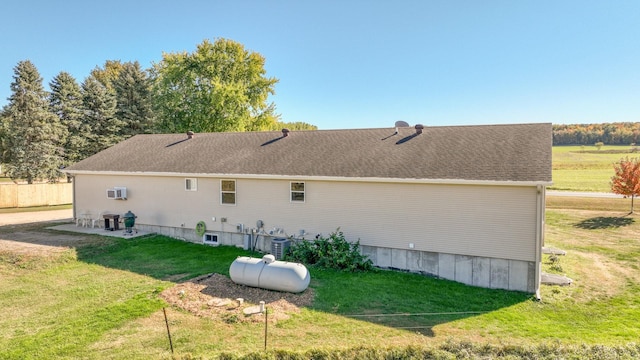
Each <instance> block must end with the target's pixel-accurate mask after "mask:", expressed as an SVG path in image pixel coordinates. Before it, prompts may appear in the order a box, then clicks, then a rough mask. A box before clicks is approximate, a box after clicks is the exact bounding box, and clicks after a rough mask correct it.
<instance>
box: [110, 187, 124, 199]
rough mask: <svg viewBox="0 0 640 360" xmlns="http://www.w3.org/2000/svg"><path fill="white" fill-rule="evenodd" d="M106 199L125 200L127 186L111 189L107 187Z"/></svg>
mask: <svg viewBox="0 0 640 360" xmlns="http://www.w3.org/2000/svg"><path fill="white" fill-rule="evenodd" d="M107 199H115V200H127V188H126V187H114V188H113V189H107Z"/></svg>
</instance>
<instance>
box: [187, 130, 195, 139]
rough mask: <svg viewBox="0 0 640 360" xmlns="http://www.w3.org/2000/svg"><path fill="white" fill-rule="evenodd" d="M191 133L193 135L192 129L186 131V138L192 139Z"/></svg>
mask: <svg viewBox="0 0 640 360" xmlns="http://www.w3.org/2000/svg"><path fill="white" fill-rule="evenodd" d="M193 135H194V133H193V131H191V130H189V131H187V139H193Z"/></svg>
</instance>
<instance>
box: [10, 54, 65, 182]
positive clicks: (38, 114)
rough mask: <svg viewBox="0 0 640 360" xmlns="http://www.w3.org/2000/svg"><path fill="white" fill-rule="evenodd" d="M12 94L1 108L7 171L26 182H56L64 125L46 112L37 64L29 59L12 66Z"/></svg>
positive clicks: (44, 97)
mask: <svg viewBox="0 0 640 360" xmlns="http://www.w3.org/2000/svg"><path fill="white" fill-rule="evenodd" d="M11 91H12V94H11V96H10V97H9V104H8V105H7V106H6V107H5V108H4V110H3V118H4V120H3V123H4V125H3V128H4V130H3V132H4V137H5V139H4V141H3V142H4V145H3V149H4V151H3V160H4V162H5V163H6V174H7V175H8V176H9V177H10V178H11V179H13V180H16V179H24V180H26V181H27V182H28V183H29V184H32V183H33V182H34V181H37V180H42V179H46V180H49V181H52V182H53V181H57V180H58V178H59V177H60V172H59V168H60V166H61V165H62V162H63V158H62V157H63V148H62V143H63V141H64V136H65V135H64V127H63V126H62V125H61V123H60V119H59V118H58V117H57V116H55V115H54V114H53V113H51V112H50V111H49V102H48V99H47V92H46V91H45V90H44V88H43V86H42V78H41V77H40V73H39V72H38V70H37V69H36V67H35V66H34V65H33V63H31V62H30V61H28V60H25V61H20V62H19V63H18V65H16V67H15V68H14V76H13V82H12V83H11Z"/></svg>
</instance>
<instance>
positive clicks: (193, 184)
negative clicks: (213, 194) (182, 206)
mask: <svg viewBox="0 0 640 360" xmlns="http://www.w3.org/2000/svg"><path fill="white" fill-rule="evenodd" d="M184 190H185V191H197V190H198V179H196V178H186V179H184Z"/></svg>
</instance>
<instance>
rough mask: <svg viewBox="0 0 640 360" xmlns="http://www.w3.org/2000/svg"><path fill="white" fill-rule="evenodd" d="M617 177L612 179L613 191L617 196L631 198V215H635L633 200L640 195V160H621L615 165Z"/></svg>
mask: <svg viewBox="0 0 640 360" xmlns="http://www.w3.org/2000/svg"><path fill="white" fill-rule="evenodd" d="M613 167H614V170H615V175H614V176H613V177H612V178H611V191H613V192H614V193H616V194H619V195H624V196H630V197H631V213H632V214H633V199H634V198H635V197H636V196H638V195H640V161H639V159H638V158H633V159H631V160H629V158H628V157H627V158H626V159H620V162H619V163H617V164H614V166H613Z"/></svg>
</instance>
